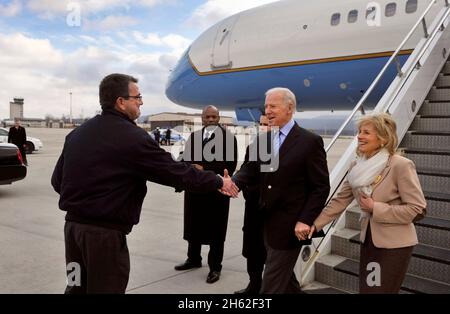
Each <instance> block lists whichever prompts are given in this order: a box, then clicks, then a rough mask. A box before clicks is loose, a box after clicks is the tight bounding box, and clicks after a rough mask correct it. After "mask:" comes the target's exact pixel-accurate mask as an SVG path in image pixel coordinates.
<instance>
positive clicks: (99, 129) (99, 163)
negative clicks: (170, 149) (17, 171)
mask: <svg viewBox="0 0 450 314" xmlns="http://www.w3.org/2000/svg"><path fill="white" fill-rule="evenodd" d="M146 181H153V182H156V183H159V184H163V185H167V186H172V187H175V188H176V189H179V190H188V191H194V192H195V191H199V192H200V191H202V192H208V191H214V190H216V189H219V188H221V187H222V179H220V178H219V177H218V176H217V175H216V174H215V173H213V172H211V171H199V170H197V169H195V168H194V167H193V166H192V165H190V164H188V163H184V162H177V161H174V160H173V158H172V156H171V154H169V153H167V152H165V151H164V150H163V149H161V148H160V147H159V146H158V145H157V143H156V142H155V141H154V140H153V139H152V138H151V137H150V136H149V135H148V134H147V132H145V131H144V130H142V129H141V128H139V127H138V126H136V124H135V123H134V122H133V121H132V120H130V119H129V118H128V117H127V116H126V115H124V114H122V113H120V112H118V111H116V110H104V111H103V112H102V114H101V115H97V116H96V117H94V118H92V119H90V120H89V121H87V122H86V123H84V124H83V125H82V126H80V127H78V128H76V129H75V130H73V131H72V132H70V134H68V135H67V137H66V141H65V143H64V148H63V151H62V154H61V156H60V157H59V160H58V162H57V164H56V166H55V170H54V172H53V175H52V179H51V183H52V186H53V188H54V189H55V191H56V192H57V193H59V194H60V199H59V208H60V209H62V210H63V211H66V212H67V214H66V220H67V221H75V222H79V223H85V224H93V225H98V226H102V227H106V228H111V229H117V230H121V231H123V232H125V233H129V232H130V231H131V229H132V227H133V225H135V224H137V223H138V222H139V217H140V213H141V209H142V203H143V201H144V197H145V195H146V193H147V186H146Z"/></svg>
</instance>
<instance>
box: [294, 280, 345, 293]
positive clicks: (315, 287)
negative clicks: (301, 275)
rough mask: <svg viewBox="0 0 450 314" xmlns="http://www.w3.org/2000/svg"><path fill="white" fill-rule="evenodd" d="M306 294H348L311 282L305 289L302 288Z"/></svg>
mask: <svg viewBox="0 0 450 314" xmlns="http://www.w3.org/2000/svg"><path fill="white" fill-rule="evenodd" d="M302 290H303V292H305V293H306V294H348V292H346V291H344V290H340V289H336V288H334V287H330V286H328V285H325V284H323V283H321V282H318V281H313V282H311V283H310V284H308V285H307V286H305V287H302Z"/></svg>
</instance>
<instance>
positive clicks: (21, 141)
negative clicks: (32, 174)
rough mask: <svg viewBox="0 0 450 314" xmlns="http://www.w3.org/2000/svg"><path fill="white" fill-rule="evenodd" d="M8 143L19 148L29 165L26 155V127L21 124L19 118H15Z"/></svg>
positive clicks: (26, 163) (24, 160) (25, 162)
mask: <svg viewBox="0 0 450 314" xmlns="http://www.w3.org/2000/svg"><path fill="white" fill-rule="evenodd" d="M8 143H12V144H14V145H16V146H17V147H18V148H19V150H20V154H21V155H22V160H23V163H24V164H25V165H26V166H28V161H27V155H26V147H27V146H26V143H27V133H26V131H25V128H24V127H23V126H21V125H20V119H19V118H15V119H14V126H13V127H11V128H10V129H9V133H8Z"/></svg>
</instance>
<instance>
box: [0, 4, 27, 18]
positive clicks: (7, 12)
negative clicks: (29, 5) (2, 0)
mask: <svg viewBox="0 0 450 314" xmlns="http://www.w3.org/2000/svg"><path fill="white" fill-rule="evenodd" d="M21 9H22V4H21V3H20V1H19V0H13V1H12V2H11V3H9V4H0V16H6V17H13V16H16V15H17V14H18V13H19V12H20V11H21Z"/></svg>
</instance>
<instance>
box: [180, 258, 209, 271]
mask: <svg viewBox="0 0 450 314" xmlns="http://www.w3.org/2000/svg"><path fill="white" fill-rule="evenodd" d="M199 267H202V262H197V263H193V262H191V261H190V260H189V259H187V260H186V261H185V262H184V263H181V264H178V265H176V266H175V267H174V268H175V270H188V269H191V268H199Z"/></svg>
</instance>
